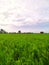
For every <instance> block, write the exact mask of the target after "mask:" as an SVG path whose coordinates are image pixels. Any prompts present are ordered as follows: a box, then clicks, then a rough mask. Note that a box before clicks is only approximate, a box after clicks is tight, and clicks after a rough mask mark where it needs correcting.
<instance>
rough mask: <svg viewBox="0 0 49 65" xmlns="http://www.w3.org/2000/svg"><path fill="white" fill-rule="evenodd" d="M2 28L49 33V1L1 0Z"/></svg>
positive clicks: (0, 25) (0, 21) (0, 15)
mask: <svg viewBox="0 0 49 65" xmlns="http://www.w3.org/2000/svg"><path fill="white" fill-rule="evenodd" d="M0 28H3V29H5V30H6V31H8V32H9V31H18V30H21V31H22V32H24V31H25V32H40V31H44V32H49V0H0Z"/></svg>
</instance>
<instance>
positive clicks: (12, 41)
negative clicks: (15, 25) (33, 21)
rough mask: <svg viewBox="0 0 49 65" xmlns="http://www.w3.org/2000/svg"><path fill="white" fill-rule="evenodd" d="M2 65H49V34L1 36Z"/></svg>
mask: <svg viewBox="0 0 49 65" xmlns="http://www.w3.org/2000/svg"><path fill="white" fill-rule="evenodd" d="M0 65H49V34H0Z"/></svg>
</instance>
